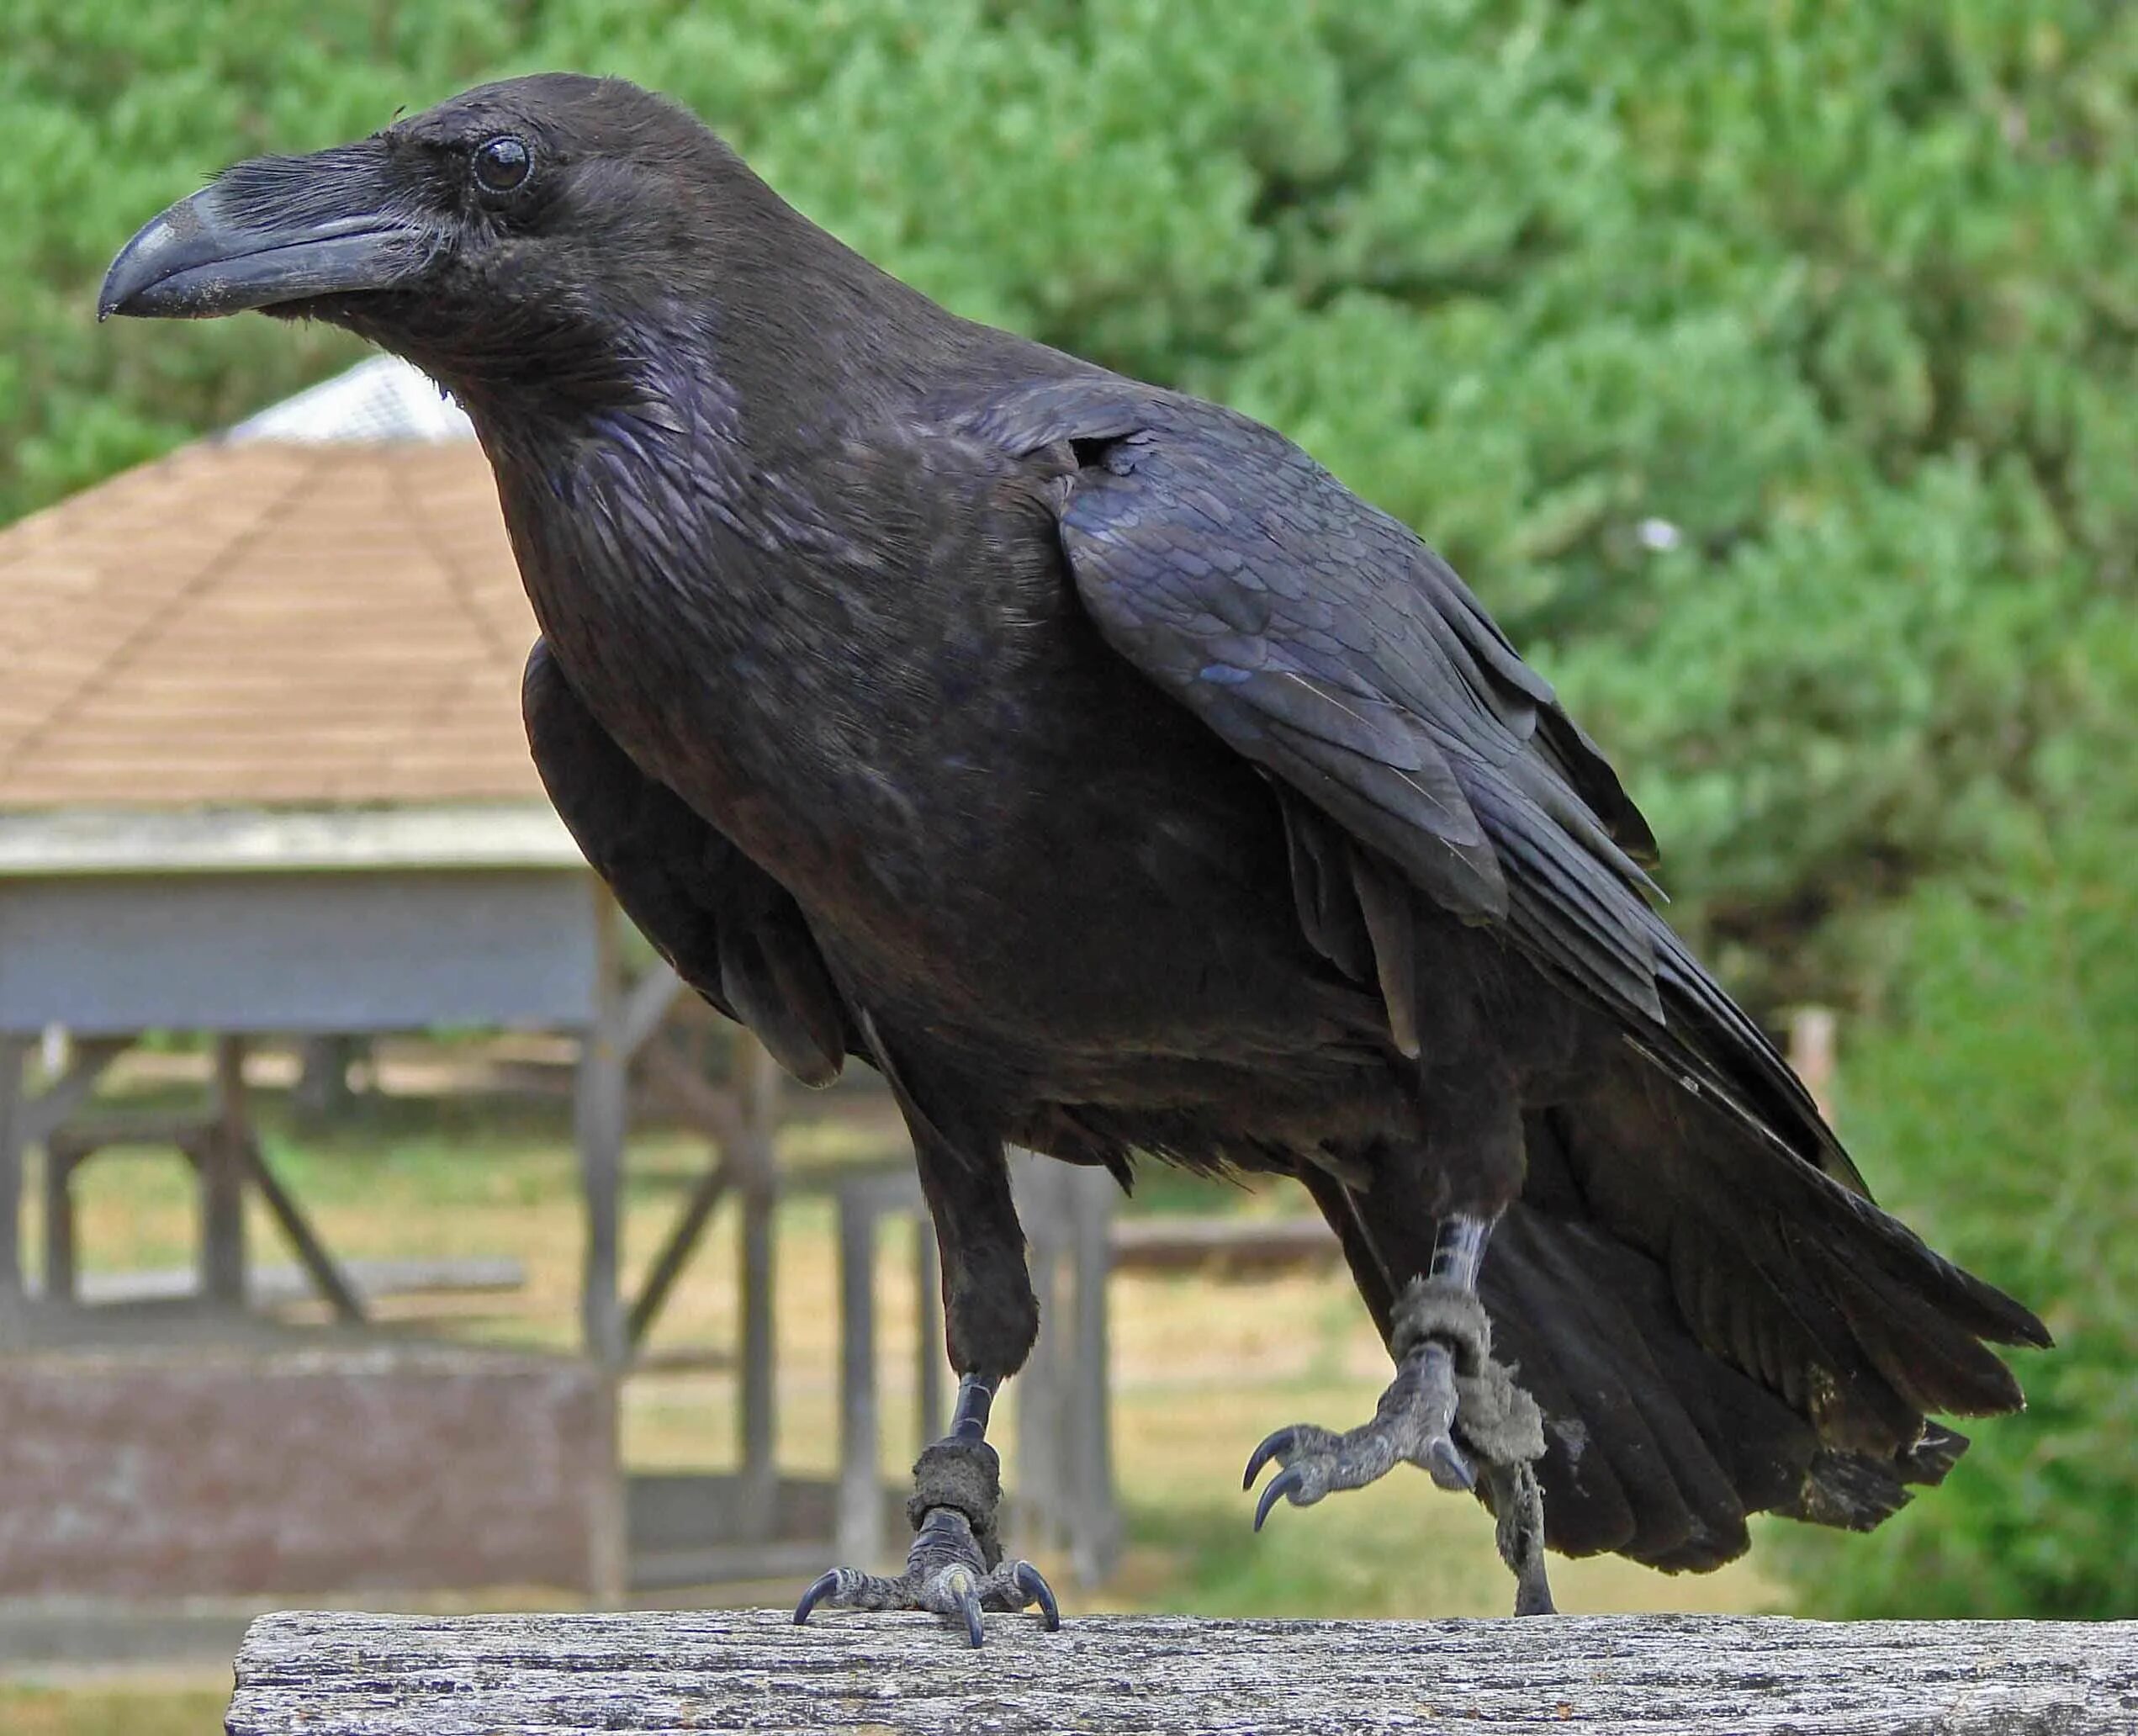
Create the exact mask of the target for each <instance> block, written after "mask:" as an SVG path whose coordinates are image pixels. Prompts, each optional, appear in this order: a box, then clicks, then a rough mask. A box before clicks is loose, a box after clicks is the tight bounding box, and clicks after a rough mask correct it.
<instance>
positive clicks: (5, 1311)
mask: <svg viewBox="0 0 2138 1736" xmlns="http://www.w3.org/2000/svg"><path fill="white" fill-rule="evenodd" d="M29 1051H30V1039H29V1038H28V1037H18V1036H8V1035H0V1325H4V1324H5V1322H6V1321H8V1320H9V1319H12V1318H14V1317H17V1316H19V1315H20V1314H21V1313H22V1312H23V1310H24V1307H25V1306H26V1305H27V1304H28V1302H29V1292H28V1290H27V1289H26V1288H25V1280H24V1273H23V1269H22V1194H23V1151H24V1147H25V1146H27V1145H28V1144H29V1130H28V1127H27V1125H26V1123H27V1122H28V1119H29V1078H28V1077H27V1075H28V1072H29Z"/></svg>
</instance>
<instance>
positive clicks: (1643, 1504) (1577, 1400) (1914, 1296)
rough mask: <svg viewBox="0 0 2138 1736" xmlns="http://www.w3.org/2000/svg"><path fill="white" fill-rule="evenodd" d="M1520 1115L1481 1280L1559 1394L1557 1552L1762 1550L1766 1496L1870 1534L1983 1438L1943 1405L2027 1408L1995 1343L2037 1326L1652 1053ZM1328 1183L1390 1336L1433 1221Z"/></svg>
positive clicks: (2037, 1337) (1667, 1555) (1719, 1555)
mask: <svg viewBox="0 0 2138 1736" xmlns="http://www.w3.org/2000/svg"><path fill="white" fill-rule="evenodd" d="M1525 1131H1526V1134H1527V1155H1528V1165H1529V1167H1528V1175H1527V1182H1526V1184H1525V1187H1524V1189H1523V1194H1522V1198H1521V1201H1520V1203H1518V1204H1516V1206H1514V1207H1513V1208H1512V1209H1511V1210H1510V1211H1509V1212H1508V1214H1507V1215H1506V1218H1505V1220H1503V1221H1502V1223H1501V1225H1500V1228H1499V1230H1498V1231H1497V1232H1496V1233H1495V1236H1494V1238H1493V1241H1492V1244H1491V1246H1490V1251H1489V1252H1488V1253H1487V1256H1486V1258H1485V1262H1484V1279H1483V1289H1484V1301H1485V1305H1486V1308H1487V1310H1488V1311H1489V1312H1490V1315H1491V1317H1492V1321H1493V1332H1494V1352H1495V1356H1497V1357H1498V1358H1500V1359H1502V1360H1504V1361H1506V1362H1509V1363H1513V1364H1515V1365H1516V1368H1517V1370H1518V1378H1519V1379H1520V1381H1521V1384H1522V1385H1524V1386H1525V1387H1527V1389H1529V1390H1530V1392H1531V1393H1532V1395H1534V1396H1535V1398H1536V1399H1537V1403H1538V1404H1539V1405H1541V1406H1542V1407H1543V1412H1544V1416H1545V1421H1546V1426H1545V1438H1546V1443H1547V1444H1546V1453H1545V1457H1544V1458H1543V1462H1542V1463H1540V1464H1539V1466H1538V1476H1539V1479H1540V1480H1541V1482H1542V1483H1543V1489H1544V1512H1545V1527H1546V1538H1547V1541H1548V1543H1550V1544H1551V1546H1552V1547H1553V1548H1556V1549H1559V1550H1562V1551H1564V1552H1565V1553H1569V1554H1576V1555H1585V1554H1593V1553H1601V1552H1607V1551H1608V1552H1616V1553H1621V1554H1624V1555H1627V1556H1630V1557H1632V1558H1633V1559H1635V1560H1638V1561H1642V1562H1645V1563H1647V1564H1649V1565H1650V1566H1654V1567H1659V1568H1663V1569H1670V1570H1673V1571H1677V1570H1683V1569H1709V1568H1713V1567H1717V1566H1719V1565H1721V1564H1723V1562H1725V1561H1728V1560H1730V1559H1732V1558H1733V1557H1735V1556H1737V1555H1738V1554H1740V1553H1743V1552H1744V1548H1745V1547H1746V1545H1747V1543H1748V1542H1749V1538H1748V1535H1747V1532H1746V1528H1745V1519H1746V1516H1747V1515H1749V1514H1751V1513H1754V1512H1760V1511H1772V1512H1778V1513H1783V1514H1786V1515H1788V1516H1791V1517H1793V1518H1798V1519H1804V1520H1808V1521H1812V1522H1816V1523H1818V1524H1823V1525H1838V1526H1844V1527H1851V1528H1854V1529H1858V1530H1868V1529H1870V1528H1871V1527H1873V1526H1875V1525H1876V1524H1877V1523H1878V1522H1880V1521H1881V1520H1882V1519H1884V1518H1885V1517H1886V1516H1887V1515H1888V1514H1890V1513H1892V1512H1893V1511H1896V1510H1897V1509H1898V1508H1899V1507H1900V1506H1903V1504H1905V1502H1906V1501H1907V1500H1908V1486H1909V1485H1919V1484H1929V1483H1936V1482H1938V1481H1939V1480H1940V1479H1942V1478H1943V1477H1944V1475H1945V1473H1946V1472H1947V1471H1948V1470H1950V1469H1951V1467H1952V1465H1953V1463H1955V1461H1956V1460H1957V1459H1958V1458H1959V1457H1960V1455H1961V1453H1962V1452H1964V1451H1965V1450H1966V1445H1967V1442H1966V1437H1964V1436H1961V1435H1959V1434H1957V1433H1955V1432H1953V1431H1951V1430H1950V1429H1948V1428H1945V1427H1944V1426H1941V1425H1940V1424H1938V1423H1936V1422H1933V1421H1929V1417H1930V1416H1932V1415H1933V1414H1935V1413H1945V1414H1948V1415H1959V1416H1983V1415H1989V1414H1993V1413H1996V1412H2000V1411H2006V1410H2016V1409H2018V1408H2019V1405H2020V1404H2021V1402H2022V1400H2021V1396H2020V1392H2019V1384H2018V1382H2017V1381H2016V1380H2014V1379H2013V1377H2012V1374H2011V1372H2010V1371H2009V1370H2008V1368H2005V1366H2004V1364H2003V1363H2002V1362H2001V1361H2000V1360H1999V1359H1998V1358H1997V1357H1996V1356H1995V1355H1994V1354H1993V1353H1992V1352H1990V1351H1989V1350H1988V1349H1987V1348H1986V1343H2003V1344H2020V1343H2024V1344H2036V1345H2046V1344H2047V1343H2048V1342H2049V1335H2048V1333H2047V1331H2045V1329H2044V1328H2043V1326H2042V1325H2041V1323H2040V1321H2037V1320H2036V1319H2035V1317H2034V1316H2033V1315H2031V1314H2030V1313H2029V1312H2028V1311H2027V1310H2025V1309H2024V1308H2022V1307H2020V1306H2019V1304H2017V1303H2016V1302H2014V1301H2013V1300H2012V1299H2010V1298H2009V1297H2008V1296H2006V1295H2004V1294H2003V1293H2002V1292H2000V1291H1998V1290H1997V1289H1993V1288H1992V1286H1990V1285H1988V1284H1986V1283H1982V1281H1981V1280H1980V1279H1978V1278H1973V1277H1971V1276H1970V1275H1969V1274H1967V1273H1964V1272H1962V1271H1961V1270H1960V1268H1957V1267H1955V1266H1954V1265H1952V1264H1951V1263H1950V1262H1948V1261H1946V1260H1945V1259H1944V1258H1942V1257H1940V1256H1939V1255H1938V1254H1936V1253H1934V1252H1932V1251H1931V1250H1930V1249H1929V1247H1927V1246H1924V1243H1923V1242H1922V1241H1920V1240H1919V1239H1918V1238H1917V1237H1916V1236H1914V1235H1913V1234H1912V1233H1911V1232H1910V1231H1908V1230H1907V1229H1906V1228H1905V1227H1904V1226H1903V1225H1901V1224H1899V1223H1898V1222H1897V1221H1896V1220H1894V1219H1892V1217H1890V1216H1888V1215H1887V1214H1886V1213H1884V1212H1882V1211H1881V1210H1880V1209H1878V1208H1877V1207H1876V1205H1874V1204H1871V1201H1870V1199H1868V1198H1866V1197H1865V1195H1863V1194H1862V1193H1859V1192H1857V1191H1855V1189H1854V1188H1851V1187H1850V1186H1849V1185H1847V1184H1846V1183H1844V1182H1842V1181H1840V1180H1839V1179H1836V1178H1834V1177H1833V1176H1830V1175H1828V1174H1827V1173H1826V1172H1823V1170H1821V1169H1820V1168H1818V1167H1816V1166H1815V1165H1813V1163H1811V1162H1807V1161H1806V1160H1805V1159H1804V1158H1802V1157H1800V1156H1796V1155H1795V1154H1793V1153H1791V1152H1790V1151H1787V1150H1786V1148H1784V1147H1782V1146H1780V1145H1779V1143H1778V1142H1776V1141H1775V1140H1774V1139H1773V1138H1772V1137H1771V1136H1770V1135H1767V1134H1765V1132H1764V1130H1761V1129H1760V1128H1759V1127H1758V1126H1757V1125H1755V1124H1754V1123H1751V1122H1749V1121H1748V1120H1747V1119H1745V1118H1744V1117H1743V1116H1742V1115H1741V1114H1738V1113H1737V1112H1736V1111H1734V1110H1733V1109H1732V1108H1731V1106H1729V1105H1728V1104H1726V1103H1719V1102H1714V1101H1711V1100H1708V1099H1707V1098H1702V1097H1701V1096H1698V1095H1694V1094H1691V1093H1686V1091H1685V1089H1684V1088H1683V1087H1682V1086H1681V1085H1680V1083H1679V1082H1677V1081H1675V1080H1674V1079H1671V1078H1670V1077H1668V1076H1667V1075H1666V1074H1664V1072H1661V1071H1660V1070H1659V1069H1657V1068H1656V1067H1655V1066H1654V1065H1653V1064H1652V1063H1651V1062H1650V1061H1648V1059H1647V1058H1645V1057H1643V1056H1640V1055H1639V1054H1638V1052H1637V1051H1633V1050H1632V1049H1631V1048H1629V1049H1628V1050H1627V1058H1626V1062H1625V1064H1624V1065H1623V1066H1621V1067H1619V1068H1617V1069H1616V1070H1614V1072H1612V1073H1611V1075H1610V1076H1609V1077H1607V1078H1606V1081H1605V1082H1603V1084H1602V1085H1601V1087H1600V1088H1598V1089H1596V1091H1594V1092H1592V1093H1590V1095H1589V1096H1588V1097H1586V1098H1583V1099H1581V1100H1580V1101H1579V1102H1576V1103H1573V1104H1566V1105H1563V1106H1560V1107H1557V1108H1554V1109H1549V1110H1546V1111H1543V1112H1542V1113H1539V1114H1532V1115H1530V1116H1528V1117H1527V1118H1526V1122H1525ZM1308 1186H1309V1188H1310V1191H1311V1192H1313V1193H1314V1194H1315V1198H1316V1200H1317V1202H1318V1203H1319V1204H1320V1205H1321V1207H1322V1209H1323V1211H1324V1213H1325V1215H1327V1216H1328V1217H1329V1218H1330V1220H1331V1223H1332V1224H1333V1225H1335V1227H1336V1230H1337V1232H1338V1234H1339V1235H1340V1236H1343V1237H1344V1240H1345V1249H1346V1252H1347V1256H1348V1257H1350V1260H1351V1264H1352V1272H1353V1275H1354V1276H1355V1277H1356V1278H1357V1281H1358V1283H1359V1286H1360V1289H1362V1290H1363V1292H1364V1293H1365V1295H1366V1298H1367V1301H1368V1305H1369V1306H1370V1307H1371V1308H1372V1309H1373V1313H1374V1315H1375V1317H1376V1319H1377V1321H1379V1322H1380V1324H1381V1326H1382V1329H1383V1331H1384V1333H1385V1331H1387V1325H1388V1314H1389V1295H1390V1293H1389V1278H1388V1277H1387V1275H1386V1272H1385V1270H1384V1266H1383V1263H1382V1262H1384V1261H1385V1262H1388V1264H1389V1265H1391V1266H1406V1267H1407V1268H1408V1269H1410V1270H1422V1269H1424V1266H1423V1262H1422V1261H1421V1259H1420V1256H1421V1254H1429V1251H1430V1248H1431V1236H1432V1225H1431V1223H1430V1221H1429V1220H1426V1218H1425V1217H1424V1215H1422V1214H1421V1213H1419V1212H1417V1211H1416V1210H1415V1209H1413V1208H1411V1207H1410V1204H1409V1203H1408V1202H1405V1201H1401V1200H1398V1199H1389V1198H1386V1197H1384V1192H1385V1190H1368V1191H1366V1192H1364V1193H1350V1194H1347V1193H1346V1190H1344V1189H1343V1188H1342V1186H1341V1185H1340V1184H1338V1183H1336V1181H1335V1180H1334V1178H1331V1177H1328V1176H1326V1175H1320V1174H1317V1175H1315V1176H1313V1177H1310V1178H1309V1179H1308ZM1354 1212H1356V1213H1357V1215H1358V1219H1357V1220H1354V1219H1353V1217H1352V1214H1353V1213H1354ZM1359 1220H1363V1224H1362V1222H1361V1221H1359ZM1369 1236H1370V1239H1371V1245H1370V1246H1369V1245H1368V1237H1369ZM1377 1250H1378V1257H1377V1254H1376V1251H1377Z"/></svg>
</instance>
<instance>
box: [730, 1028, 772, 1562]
mask: <svg viewBox="0 0 2138 1736" xmlns="http://www.w3.org/2000/svg"><path fill="white" fill-rule="evenodd" d="M734 1056H735V1061H734V1071H735V1098H736V1102H737V1104H738V1106H739V1108H740V1109H741V1112H742V1120H743V1136H742V1139H741V1141H739V1142H738V1144H737V1145H736V1146H733V1150H732V1153H731V1155H732V1156H733V1160H734V1164H735V1169H736V1172H737V1174H738V1176H739V1177H740V1178H741V1180H742V1195H743V1197H742V1205H743V1209H742V1225H741V1231H742V1246H741V1258H740V1259H739V1260H738V1261H737V1262H736V1266H737V1273H736V1278H737V1282H738V1284H739V1286H740V1294H739V1296H738V1301H739V1303H740V1305H741V1315H742V1345H741V1351H742V1355H741V1367H742V1391H741V1394H740V1399H741V1402H740V1404H739V1405H738V1406H737V1410H738V1416H739V1419H740V1424H741V1437H740V1439H739V1440H738V1442H736V1444H737V1446H738V1448H740V1451H741V1458H742V1468H743V1480H742V1490H741V1495H742V1501H743V1526H742V1532H743V1535H744V1537H746V1538H752V1539H759V1538H767V1537H770V1535H771V1534H772V1529H773V1522H774V1520H775V1518H776V1517H777V1511H778V1506H779V1493H780V1471H779V1467H778V1465H777V1464H776V1463H774V1454H775V1450H776V1443H777V1441H778V1437H779V1387H778V1382H777V1378H776V1375H775V1371H774V1368H773V1363H774V1359H775V1356H776V1354H777V1350H778V1331H777V1326H776V1321H775V1310H776V1306H777V1286H776V1284H775V1272H774V1260H775V1238H774V1235H773V1230H774V1220H775V1215H776V1214H777V1212H778V1210H779V1203H780V1183H779V1174H778V1169H777V1160H776V1157H775V1152H774V1146H773V1141H774V1138H775V1135H776V1134H777V1132H778V1130H779V1124H780V1086H781V1078H782V1075H781V1072H780V1064H779V1062H777V1061H775V1060H773V1058H772V1056H771V1055H770V1053H769V1052H768V1051H766V1049H765V1045H763V1044H762V1043H760V1042H759V1041H758V1040H756V1038H754V1037H753V1036H749V1035H738V1036H737V1039H736V1044H735V1050H734Z"/></svg>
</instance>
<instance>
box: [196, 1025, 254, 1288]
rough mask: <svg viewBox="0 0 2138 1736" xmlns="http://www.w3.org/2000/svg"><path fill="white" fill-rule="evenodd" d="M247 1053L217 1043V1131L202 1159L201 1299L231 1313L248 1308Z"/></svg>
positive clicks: (241, 1046) (230, 1043) (226, 1040)
mask: <svg viewBox="0 0 2138 1736" xmlns="http://www.w3.org/2000/svg"><path fill="white" fill-rule="evenodd" d="M245 1048H246V1043H245V1039H244V1038H243V1037H241V1036H238V1035H235V1034H225V1035H222V1036H219V1037H217V1038H216V1039H215V1126H214V1134H213V1135H212V1136H211V1137H210V1138H209V1139H208V1140H207V1141H205V1142H204V1145H203V1146H202V1148H201V1154H200V1155H201V1163H200V1173H199V1189H200V1294H201V1296H202V1298H203V1299H204V1300H207V1301H209V1302H212V1303H215V1304H218V1305H221V1306H224V1307H228V1308H242V1307H243V1306H244V1305H245V1180H246V1174H245V1147H246V1142H247V1141H250V1140H251V1137H252V1130H251V1122H250V1120H249V1119H248V1115H247V1105H246V1094H245Z"/></svg>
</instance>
